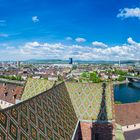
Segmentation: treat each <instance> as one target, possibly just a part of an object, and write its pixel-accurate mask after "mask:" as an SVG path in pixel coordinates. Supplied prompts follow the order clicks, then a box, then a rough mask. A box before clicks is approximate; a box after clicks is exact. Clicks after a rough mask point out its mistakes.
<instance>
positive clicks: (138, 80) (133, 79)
mask: <svg viewBox="0 0 140 140" xmlns="http://www.w3.org/2000/svg"><path fill="white" fill-rule="evenodd" d="M123 77H125V78H126V81H130V82H140V77H134V76H123Z"/></svg>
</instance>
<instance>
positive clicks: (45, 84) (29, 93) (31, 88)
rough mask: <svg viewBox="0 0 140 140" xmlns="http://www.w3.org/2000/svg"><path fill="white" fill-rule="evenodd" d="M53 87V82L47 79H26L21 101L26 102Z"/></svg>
mask: <svg viewBox="0 0 140 140" xmlns="http://www.w3.org/2000/svg"><path fill="white" fill-rule="evenodd" d="M53 85H54V82H52V81H48V80H47V79H33V78H28V80H27V82H26V85H25V88H24V92H23V95H22V98H21V100H27V99H29V98H31V97H33V96H36V95H38V94H40V93H42V92H44V91H46V90H48V89H50V88H51V87H52V86H53Z"/></svg>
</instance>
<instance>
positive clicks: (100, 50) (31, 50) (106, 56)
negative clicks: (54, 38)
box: [0, 37, 140, 60]
mask: <svg viewBox="0 0 140 140" xmlns="http://www.w3.org/2000/svg"><path fill="white" fill-rule="evenodd" d="M97 42H98V41H97ZM127 42H128V43H126V44H122V45H116V46H109V45H107V46H106V47H91V46H84V45H64V44H62V43H52V44H50V43H47V42H46V43H40V42H27V43H25V44H24V45H23V46H17V47H14V46H10V45H6V44H4V45H3V47H0V52H1V54H4V55H0V59H1V60H3V59H6V60H7V59H8V60H12V59H14V60H16V59H18V60H19V59H32V58H36V59H38V58H40V59H41V58H42V59H54V58H56V59H68V58H69V57H73V58H74V59H81V60H118V59H121V60H126V59H127V60H128V59H140V55H139V52H140V43H138V42H136V41H134V40H133V39H132V38H131V37H129V38H128V39H127ZM103 44H104V43H103ZM0 46H2V45H0ZM100 46H101V45H100ZM9 48H11V49H10V50H9Z"/></svg>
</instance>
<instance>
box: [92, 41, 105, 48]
mask: <svg viewBox="0 0 140 140" xmlns="http://www.w3.org/2000/svg"><path fill="white" fill-rule="evenodd" d="M92 45H93V46H95V47H101V48H106V47H107V45H106V44H104V43H103V42H99V41H94V42H92Z"/></svg>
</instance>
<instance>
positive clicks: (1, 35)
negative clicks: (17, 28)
mask: <svg viewBox="0 0 140 140" xmlns="http://www.w3.org/2000/svg"><path fill="white" fill-rule="evenodd" d="M8 36H9V35H8V34H0V37H8Z"/></svg>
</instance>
